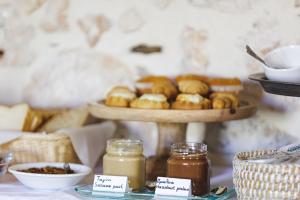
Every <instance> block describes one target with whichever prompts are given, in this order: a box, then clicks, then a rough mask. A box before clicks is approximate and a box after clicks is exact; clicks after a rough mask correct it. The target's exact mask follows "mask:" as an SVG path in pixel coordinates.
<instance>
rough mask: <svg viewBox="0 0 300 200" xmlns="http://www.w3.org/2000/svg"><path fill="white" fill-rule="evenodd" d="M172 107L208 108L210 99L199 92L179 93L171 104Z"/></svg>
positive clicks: (188, 108)
mask: <svg viewBox="0 0 300 200" xmlns="http://www.w3.org/2000/svg"><path fill="white" fill-rule="evenodd" d="M172 108H173V109H182V110H194V109H210V108H211V101H210V100H209V99H206V98H204V97H202V96H200V95H199V94H179V95H178V96H177V98H176V101H175V102H174V103H173V104H172Z"/></svg>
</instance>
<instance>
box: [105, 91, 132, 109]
mask: <svg viewBox="0 0 300 200" xmlns="http://www.w3.org/2000/svg"><path fill="white" fill-rule="evenodd" d="M135 98H136V95H135V93H134V92H133V91H131V90H130V89H129V88H127V87H124V86H117V87H114V88H113V89H112V90H111V91H110V92H109V93H108V94H107V97H106V100H105V104H106V105H108V106H117V107H129V105H130V102H131V101H132V100H133V99H135Z"/></svg>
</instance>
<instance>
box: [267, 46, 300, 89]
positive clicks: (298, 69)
mask: <svg viewBox="0 0 300 200" xmlns="http://www.w3.org/2000/svg"><path fill="white" fill-rule="evenodd" d="M264 61H265V63H266V65H264V64H262V66H263V68H264V71H265V74H266V77H267V78H268V79H269V80H272V81H280V82H290V83H300V45H290V46H286V47H281V48H277V49H275V50H273V51H271V52H269V53H268V54H267V55H266V56H265V58H264Z"/></svg>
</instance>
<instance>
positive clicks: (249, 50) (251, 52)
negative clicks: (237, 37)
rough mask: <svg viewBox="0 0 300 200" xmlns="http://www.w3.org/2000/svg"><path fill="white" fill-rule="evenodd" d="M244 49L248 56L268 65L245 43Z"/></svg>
mask: <svg viewBox="0 0 300 200" xmlns="http://www.w3.org/2000/svg"><path fill="white" fill-rule="evenodd" d="M246 50H247V53H248V54H249V55H250V56H252V57H253V58H255V59H256V60H258V61H259V62H261V63H263V64H264V65H266V66H268V65H267V64H266V62H265V61H264V60H263V59H262V58H261V57H259V56H258V55H257V54H256V53H255V52H254V51H253V50H252V49H251V48H250V47H249V46H248V45H246Z"/></svg>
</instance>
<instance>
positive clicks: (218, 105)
mask: <svg viewBox="0 0 300 200" xmlns="http://www.w3.org/2000/svg"><path fill="white" fill-rule="evenodd" d="M231 106H232V102H231V100H230V99H229V98H227V97H216V98H214V99H212V108H213V109H227V108H231Z"/></svg>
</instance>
